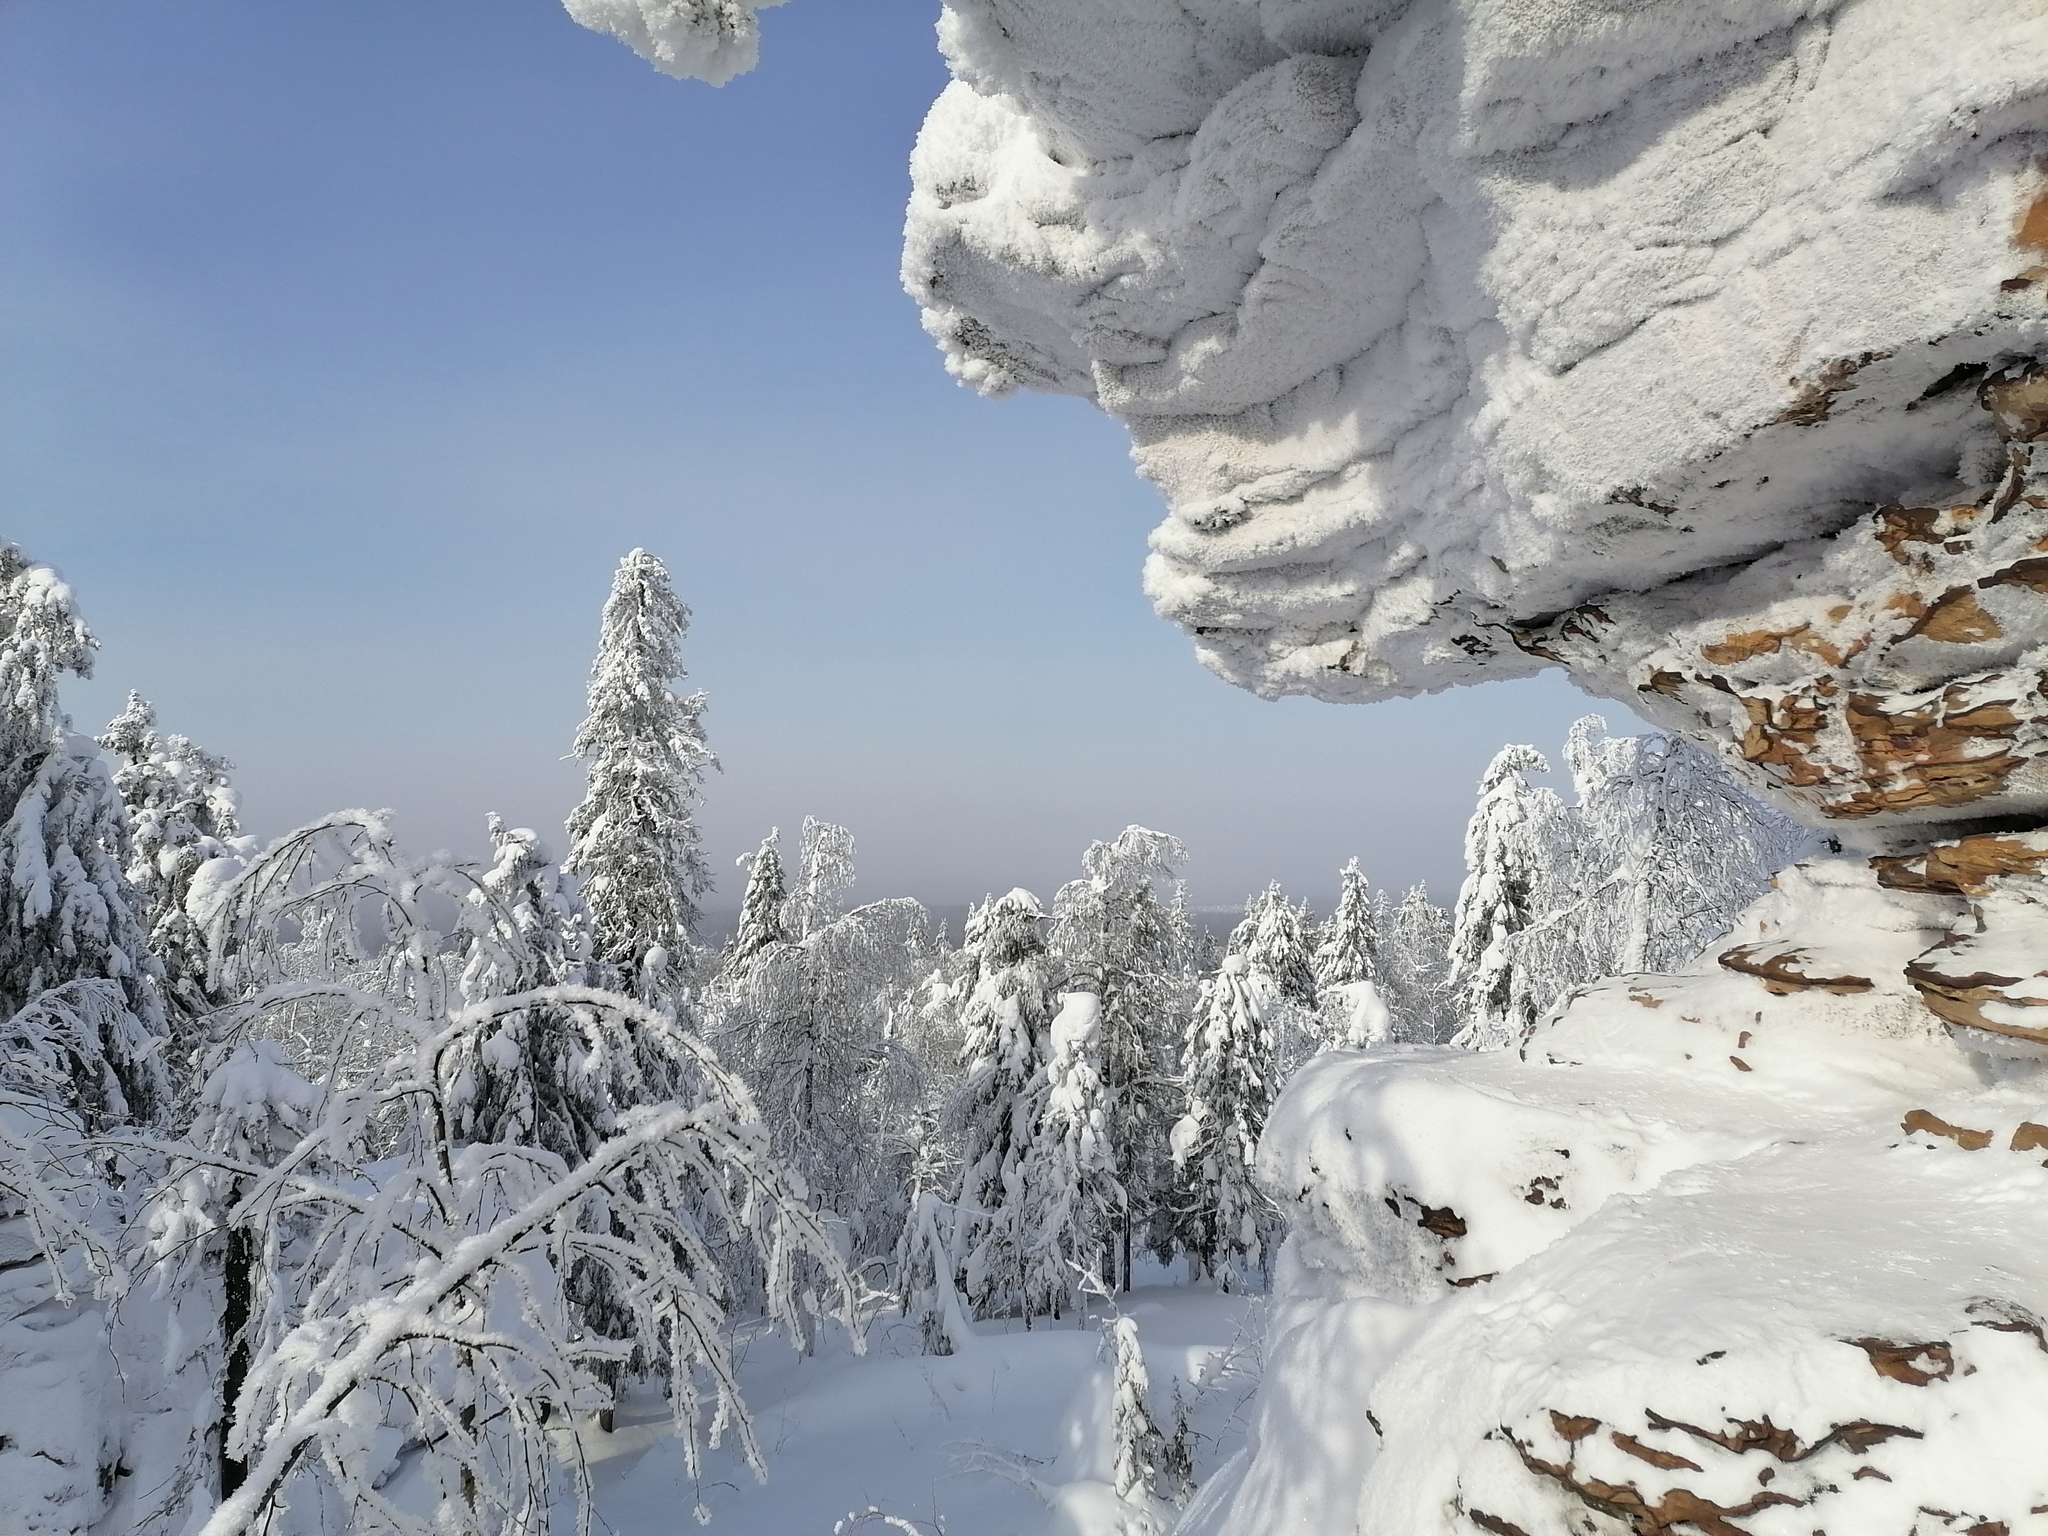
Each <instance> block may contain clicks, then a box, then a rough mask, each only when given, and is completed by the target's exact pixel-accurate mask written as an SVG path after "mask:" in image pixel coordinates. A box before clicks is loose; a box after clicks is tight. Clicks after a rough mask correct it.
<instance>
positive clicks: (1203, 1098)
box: [1172, 955, 1277, 1289]
mask: <svg viewBox="0 0 2048 1536" xmlns="http://www.w3.org/2000/svg"><path fill="white" fill-rule="evenodd" d="M1275 1001H1276V997H1275V994H1274V990H1273V987H1272V984H1271V982H1269V981H1268V980H1267V979H1266V977H1265V975H1264V974H1263V973H1262V972H1260V971H1259V970H1257V969H1256V968H1255V967H1253V966H1252V965H1250V964H1248V963H1247V962H1246V960H1245V957H1244V956H1243V955H1226V956H1225V957H1224V959H1223V965H1222V968H1221V969H1220V970H1219V971H1218V972H1217V973H1216V975H1215V977H1214V978H1213V979H1212V980H1210V981H1209V982H1208V983H1207V984H1206V985H1205V986H1204V988H1203V990H1202V1002H1201V1006H1200V1008H1199V1009H1198V1010H1197V1012H1196V1014H1195V1018H1194V1022H1193V1023H1192V1024H1191V1025H1190V1026H1189V1027H1188V1040H1187V1047H1186V1049H1185V1050H1184V1051H1183V1052H1182V1053H1181V1073H1182V1078H1183V1081H1184V1083H1185V1084H1186V1089H1187V1113H1186V1114H1184V1115H1182V1116H1181V1118H1180V1119H1179V1121H1178V1122H1176V1123H1175V1125H1174V1127H1173V1136H1172V1147H1173V1161H1174V1166H1175V1167H1176V1168H1178V1169H1179V1170H1180V1175H1181V1181H1182V1198H1181V1202H1180V1208H1179V1229H1180V1239H1181V1246H1182V1248H1183V1249H1185V1251H1186V1252H1187V1254H1188V1256H1189V1258H1190V1260H1191V1262H1192V1264H1193V1265H1194V1267H1195V1269H1196V1271H1197V1274H1198V1276H1199V1274H1200V1273H1202V1272H1206V1273H1208V1274H1211V1275H1214V1276H1215V1277H1216V1279H1217V1282H1218V1283H1219V1284H1220V1285H1222V1286H1224V1287H1225V1288H1226V1289H1227V1288H1229V1286H1230V1285H1231V1284H1232V1282H1233V1281H1234V1280H1235V1279H1236V1278H1238V1276H1237V1262H1238V1261H1240V1260H1241V1261H1243V1263H1245V1264H1248V1265H1262V1264H1263V1263H1264V1262H1265V1259H1266V1241H1267V1238H1268V1236H1269V1228H1270V1227H1271V1224H1272V1214H1271V1207H1270V1205H1269V1204H1268V1202H1267V1200H1266V1197H1265V1196H1264V1195H1263V1194H1261V1193H1260V1192H1259V1189H1258V1186H1257V1185H1256V1184H1255V1183H1254V1182H1253V1179H1252V1168H1253V1165H1254V1160H1255V1159H1256V1157H1257V1154H1258V1146H1259V1136H1260V1135H1261V1134H1262V1133H1263V1132H1264V1130H1265V1128H1266V1114H1267V1112H1268V1111H1269V1110H1270V1109H1271V1108H1272V1106H1273V1099H1274V1095H1275V1089H1276V1083H1275V1081H1274V1077H1275V1068H1276V1065H1277V1063H1276V1054H1277V1052H1276V1047H1275V1042H1274V1040H1273V1032H1272V1028H1271V1026H1270V1025H1269V1024H1268V1023H1267V1014H1268V1012H1269V1011H1270V1010H1271V1008H1272V1007H1273V1005H1274V1002H1275Z"/></svg>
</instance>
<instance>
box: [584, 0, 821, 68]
mask: <svg viewBox="0 0 2048 1536" xmlns="http://www.w3.org/2000/svg"><path fill="white" fill-rule="evenodd" d="M780 4H782V0H562V5H563V7H564V8H565V9H566V10H567V11H568V12H569V14H570V15H571V16H572V17H574V18H575V19H576V20H577V21H579V22H581V23H582V24H583V25H584V26H586V27H588V28H590V29H591V30H592V31H593V32H605V33H609V34H610V35H611V36H613V37H616V38H617V39H618V40H619V41H620V42H622V43H624V44H625V45H626V46H627V47H629V48H631V49H632V50H633V51H634V52H635V53H637V54H639V55H640V57H641V58H643V59H645V60H646V61H647V62H648V63H650V64H652V65H653V66H654V67H655V68H656V69H658V70H660V71H661V72H662V73H663V74H664V75H673V76H674V77H675V78H676V79H678V80H702V81H704V82H705V83H707V84H709V85H724V84H725V83H726V81H728V80H731V79H733V78H734V77H735V76H737V75H744V74H745V73H746V72H747V71H748V70H750V69H752V68H753V67H754V65H755V64H756V63H757V62H759V60H760V55H761V25H760V23H759V22H758V21H757V20H755V14H754V13H755V12H757V11H765V10H767V9H768V8H769V7H770V6H772V5H780Z"/></svg>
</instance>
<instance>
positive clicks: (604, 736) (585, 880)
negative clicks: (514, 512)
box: [563, 549, 717, 1005]
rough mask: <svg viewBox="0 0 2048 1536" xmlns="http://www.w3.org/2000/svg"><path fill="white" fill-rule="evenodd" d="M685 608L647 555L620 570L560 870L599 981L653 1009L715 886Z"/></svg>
mask: <svg viewBox="0 0 2048 1536" xmlns="http://www.w3.org/2000/svg"><path fill="white" fill-rule="evenodd" d="M689 625H690V610H689V609H688V608H686V607H684V606H683V603H682V601H681V599H679V598H678V597H677V596H676V593H675V587H674V585H673V584H672V583H671V582H670V580H669V574H668V570H667V568H666V567H665V566H663V565H662V563H661V562H660V561H659V560H657V559H655V558H654V556H652V555H650V554H648V553H647V552H646V551H645V550H642V549H636V550H634V551H633V552H632V553H631V554H629V555H627V556H626V558H625V559H624V560H622V561H620V562H619V568H618V571H617V572H616V574H614V576H613V577H612V587H611V594H610V596H608V597H607V598H606V599H605V604H604V612H603V615H602V617H601V619H600V621H599V636H598V651H597V660H596V661H595V662H594V663H592V665H591V670H590V692H589V709H588V712H587V713H586V714H585V716H584V718H583V724H582V725H581V726H580V727H578V729H577V732H576V744H575V752H576V755H577V756H578V757H580V758H581V759H582V760H583V764H584V770H585V773H586V774H587V776H588V785H587V787H586V789H585V791H584V795H583V800H582V802H581V803H580V804H579V805H578V806H577V807H576V809H575V810H574V811H573V812H571V813H570V816H569V837H570V847H569V855H568V857H567V859H565V860H564V861H563V868H564V869H566V870H567V871H568V872H569V873H571V874H573V875H575V876H577V877H578V878H579V879H580V880H581V882H582V885H583V894H584V899H585V900H586V901H588V902H589V904H590V915H591V927H592V934H593V940H594V942H593V946H592V951H593V953H592V958H593V960H594V961H595V963H596V965H597V966H598V967H599V974H598V975H597V976H596V977H594V978H593V979H599V980H603V981H605V982H606V983H607V984H610V985H615V986H616V987H618V988H619V989H620V990H622V991H625V992H629V993H633V994H635V995H638V996H643V997H645V998H647V999H649V1000H652V1001H654V1002H655V1003H656V1004H657V1005H659V1004H661V1003H663V1002H665V1001H666V1000H667V999H668V998H669V997H671V996H673V995H674V994H675V993H676V992H677V991H678V990H679V988H680V986H681V985H682V983H683V981H684V980H685V979H686V978H687V976H688V974H689V972H690V971H691V970H692V968H693V967H694V948H693V943H694V935H695V933H696V928H697V920H698V916H699V908H700V904H701V902H702V900H703V897H704V895H705V893H706V892H707V891H709V890H710V889H711V874H710V870H709V868H708V867H707V866H706V864H705V861H704V850H703V841H702V838H701V837H700V835H699V833H698V830H697V821H696V812H697V801H698V798H699V796H700V795H701V793H702V790H703V784H704V775H705V773H706V772H707V771H709V770H710V769H711V768H713V767H715V766H717V759H716V758H714V757H713V756H712V755H711V749H710V747H709V746H707V745H706V744H705V739H704V704H705V700H704V695H703V694H702V693H693V694H689V695H682V694H678V693H676V692H675V691H674V689H673V688H672V686H671V685H672V684H674V683H675V682H677V681H678V680H680V679H681V678H682V677H683V676H684V671H683V655H682V642H683V637H684V635H685V634H686V633H687V632H688V630H689Z"/></svg>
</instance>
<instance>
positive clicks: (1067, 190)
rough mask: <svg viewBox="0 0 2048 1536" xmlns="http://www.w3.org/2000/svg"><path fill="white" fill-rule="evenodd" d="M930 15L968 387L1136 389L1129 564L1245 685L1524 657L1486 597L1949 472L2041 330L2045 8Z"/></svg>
mask: <svg viewBox="0 0 2048 1536" xmlns="http://www.w3.org/2000/svg"><path fill="white" fill-rule="evenodd" d="M941 33H942V40H943V44H944V47H945V49H946V52H947V56H948V59H949V61H950V63H951V65H952V68H953V73H954V76H955V82H956V83H955V84H953V85H952V86H950V87H949V88H948V89H947V90H946V92H945V93H944V94H943V95H942V96H941V97H940V99H939V100H938V102H937V103H936V104H935V105H934V107H933V109H932V112H931V115H930V118H929V120H928V121H927V123H926V125H925V129H924V132H923V134H922V135H921V137H920V139H919V142H918V146H917V149H916V152H915V155H914V158H913V163H912V174H913V183H914V192H913V197H912V202H911V208H910V216H909V226H908V232H907V236H906V246H905V254H904V278H905V282H906V285H907V286H908V288H909V289H910V291H911V293H912V294H913V295H914V296H915V297H916V298H917V299H918V301H919V302H920V304H921V305H922V306H923V307H924V311H925V324H926V327H927V329H928V330H930V332H931V333H932V334H933V336H934V337H936V338H937V339H938V340H939V342H940V343H941V345H942V346H943V347H944V349H945V351H946V354H947V358H948V363H949V366H950V367H951V368H952V369H953V370H954V372H955V373H957V374H958V375H959V376H960V377H961V378H962V379H963V380H964V381H965V382H967V383H969V384H971V385H973V386H975V387H976V388H978V389H981V390H984V391H986V392H989V393H1001V392H1003V391H1006V390H1009V389H1014V388H1020V387H1021V388H1033V389H1044V390H1054V391H1059V392H1064V393H1070V394H1076V395H1080V396H1083V397H1084V398H1087V399H1090V400H1092V401H1094V402H1096V403H1097V404H1098V405H1100V406H1101V407H1102V408H1103V409H1104V410H1106V411H1108V412H1109V413H1111V414H1112V415H1115V416H1116V417H1118V418H1119V419H1121V420H1122V421H1123V422H1124V423H1125V424H1126V425H1127V426H1128V427H1129V429H1130V431H1131V434H1132V438H1133V442H1134V445H1135V450H1136V456H1137V459H1138V463H1139V466H1140V469H1141V471H1142V472H1143V473H1144V474H1145V475H1146V476H1148V477H1149V478H1150V479H1152V480H1153V481H1154V482H1155V483H1156V484H1157V485H1158V486H1159V488H1160V490H1161V491H1162V493H1163V494H1164V496H1165V498H1166V501H1167V504H1168V507H1169V509H1170V515H1169V516H1168V518H1167V519H1166V521H1165V522H1164V523H1163V524H1162V525H1161V526H1160V528H1159V530H1158V531H1157V533H1156V534H1155V535H1154V539H1153V549H1154V553H1153V556H1152V558H1151V561H1150V563H1149V565H1148V567H1147V572H1146V585H1147V589H1148V591H1149V592H1150V594H1151V596H1152V598H1153V600H1154V602H1155V604H1156V605H1157V606H1158V608H1159V610H1160V611H1161V612H1162V613H1163V614H1165V615H1166V616H1167V617H1169V618H1172V619H1173V620H1175V621H1176V622H1177V623H1180V624H1182V625H1183V626H1185V627H1186V628H1188V629H1189V630H1190V631H1191V632H1192V633H1193V634H1194V635H1195V637H1196V643H1197V646H1198V649H1199V651H1200V654H1201V656H1202V658H1203V660H1204V661H1205V662H1206V663H1207V664H1208V665H1210V666H1211V667H1213V668H1214V669H1215V670H1217V671H1218V672H1220V673H1222V674H1223V675H1224V676H1226V677H1228V678H1230V679H1231V680H1233V681H1235V682H1237V683H1240V684H1242V685H1244V686H1246V687H1249V688H1252V689H1255V690H1257V691H1258V692H1260V693H1264V694H1284V693H1308V694H1313V695H1316V696H1319V697H1324V698H1330V699H1338V700H1363V699H1372V698H1378V697H1384V696H1388V695H1392V694H1400V693H1407V692H1414V691H1418V690H1424V689H1431V688H1437V687H1442V686H1444V685H1446V684H1449V683H1454V682H1460V681H1466V680H1474V679H1478V678H1482V677H1500V676H1511V675H1516V674H1520V673H1527V672H1530V671H1532V670H1534V669H1535V668H1537V667H1538V666H1540V665H1542V664H1543V662H1542V660H1541V659H1540V658H1537V657H1534V656H1531V655H1528V654H1525V653H1524V652H1523V651H1521V650H1520V649H1518V648H1517V647H1516V646H1515V645H1513V644H1512V643H1510V642H1509V641H1508V640H1507V639H1506V638H1505V636H1504V633H1503V626H1504V625H1505V624H1507V623H1510V622H1520V621H1528V620H1531V619H1534V618H1539V617H1542V616H1545V615H1548V614H1551V613H1555V612H1558V611H1561V610H1563V609H1567V608H1570V607H1572V606H1574V605H1576V604H1579V603H1583V602H1586V601H1589V600H1596V599H1598V598H1599V597H1601V596H1602V595H1603V594H1605V593H1608V592H1614V591H1624V592H1644V591H1649V590H1652V589H1656V588H1659V587H1661V586H1664V585H1666V584H1668V583H1671V582H1674V581H1678V580H1680V579H1683V578H1687V577H1700V576H1701V573H1704V572H1710V571H1718V570H1720V569H1721V568H1723V567H1734V568H1737V569H1739V568H1740V567H1741V565H1742V564H1743V563H1745V562H1747V561H1749V560H1751V559H1753V558H1754V557H1755V556H1756V555H1758V554H1759V553H1761V552H1764V551H1767V550H1769V549H1772V548H1775V547H1777V546H1779V545H1782V544H1785V543H1786V542H1788V541H1792V540H1798V539H1802V538H1811V537H1814V536H1817V535H1822V534H1826V533H1829V532H1832V531H1833V530H1835V529H1838V528H1840V527H1842V526H1844V525H1845V523H1847V522H1848V521H1849V520H1851V518H1853V516H1854V515H1855V513H1856V511H1857V509H1858V508H1860V507H1864V506H1867V505H1868V504H1869V503H1870V502H1873V501H1879V500H1885V499H1888V498H1891V497H1893V496H1896V495H1899V494H1902V493H1903V492H1904V491H1905V490H1906V489H1907V488H1908V487H1910V486H1913V485H1915V484H1918V483H1921V482H1924V481H1925V480H1927V479H1928V478H1929V477H1940V476H1945V475H1948V474H1951V473H1953V472H1954V471H1955V469H1956V467H1957V463H1958V460H1959V457H1963V456H1967V455H1971V454H1974V453H1976V452H1977V451H1978V449H1979V447H1980V446H1981V444H1980V443H1979V439H1980V438H1981V437H1982V436H1983V418H1982V415H1981V413H1980V412H1979V411H1978V410H1977V408H1976V404H1975V401H1974V398H1973V395H1972V392H1971V391H1970V390H1968V389H1950V390H1946V391H1942V390H1937V389H1935V386H1937V385H1939V384H1941V382H1942V381H1943V380H1944V379H1946V378H1950V377H1952V375H1953V371H1954V370H1956V369H1958V368H1969V367H1973V366H1977V365H1982V364H1987V363H1995V362H1997V361H1998V360H2000V359H2003V358H2007V357H2011V356H2023V355H2029V354H2038V353H2039V352H2040V351H2042V350H2043V349H2044V347H2048V315H2044V311H2043V308H2042V304H2041V292H2042V288H2041V280H2040V276H2039V274H2038V272H2037V268H2038V266H2039V263H2040V261H2041V252H2040V251H2039V250H2034V249H2029V248H2027V247H2025V246H2022V245H2020V244H2017V243H2016V238H2015V237H2016V234H2017V233H2018V232H2020V231H2021V230H2022V228H2023V221H2024V218H2025V215H2026V211H2027V209H2028V207H2029V205H2030V204H2031V203H2032V202H2033V200H2034V199H2035V198H2036V197H2037V196H2039V194H2040V192H2041V189H2042V183H2041V173H2040V171H2039V168H2038V164H2039V159H2040V156H2041V153H2042V150H2043V148H2044V138H2043V134H2042V131H2041V127H2040V125H2041V121H2042V116H2041V114H2042V110H2043V104H2044V101H2048V16H2043V15H2042V14H2041V13H2040V12H2039V11H2038V10H2037V9H2034V8H2027V7H2014V6H2009V5H2002V4H1997V3H1994V0H1956V3H1954V4H1949V5H1942V6H1929V5H1926V4H1922V3H1918V0H1715V3H1713V4H1699V3H1697V0H1646V3H1640V4H1632V5H1629V6H1627V7H1625V8H1622V7H1616V6H1614V5H1612V4H1607V3H1603V0H1544V3H1537V0H1414V3H1411V4H1406V5H1403V4H1399V3H1396V0H1369V3H1363V4H1355V5H1337V4H1328V3H1318V0H1297V3H1278V0H1261V3H1253V0H1186V3H1174V0H1143V3H1129V4H1120V5H1116V6H1100V5H1096V4H1093V3H1090V0H954V3H952V4H950V5H949V6H948V8H947V10H946V13H945V20H944V21H943V23H942V26H941ZM2030 274H2034V275H2030ZM1702 579H1703V580H1704V583H1705V587H1706V589H1707V596H1708V598H1710V597H1711V593H1712V591H1713V590H1714V589H1715V588H1716V587H1717V585H1718V584H1719V583H1720V582H1721V581H1722V580H1723V579H1724V578H1723V577H1720V576H1711V577H1705V578H1702ZM1702 605H1703V608H1704V607H1705V606H1709V605H1710V604H1709V603H1708V602H1707V601H1706V600H1705V599H1703V600H1702Z"/></svg>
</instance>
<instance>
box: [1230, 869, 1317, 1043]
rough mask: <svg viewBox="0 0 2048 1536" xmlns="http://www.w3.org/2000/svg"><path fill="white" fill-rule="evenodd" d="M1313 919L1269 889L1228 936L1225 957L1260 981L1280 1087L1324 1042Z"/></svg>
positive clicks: (1252, 902) (1254, 900)
mask: <svg viewBox="0 0 2048 1536" xmlns="http://www.w3.org/2000/svg"><path fill="white" fill-rule="evenodd" d="M1313 923H1314V915H1313V914H1312V913H1311V912H1310V911H1309V909H1308V908H1307V906H1305V905H1301V906H1297V905H1296V904H1295V903H1294V902H1291V901H1289V900H1288V899H1287V893H1286V892H1285V891H1283V890H1281V889H1280V887H1279V885H1277V884H1274V885H1269V886H1267V887H1266V889H1265V890H1263V891H1261V892H1260V893H1259V894H1258V895H1256V896H1254V897H1253V898H1252V899H1251V900H1250V901H1248V902H1246V903H1245V909H1244V921H1243V922H1241V923H1239V924H1238V925H1237V927H1236V928H1235V929H1234V930H1233V931H1232V933H1231V935H1230V945H1229V951H1228V952H1229V953H1231V954H1233V955H1242V956H1243V957H1244V961H1245V964H1246V965H1247V966H1248V967H1249V968H1250V969H1251V970H1252V972H1253V973H1255V974H1256V975H1258V976H1260V977H1261V978H1263V979H1264V982H1265V989H1266V994H1267V995H1266V1000H1265V1002H1264V1005H1263V1007H1264V1015H1265V1022H1266V1028H1267V1030H1268V1032H1269V1033H1270V1034H1271V1035H1272V1037H1273V1049H1274V1052H1275V1058H1274V1059H1275V1071H1276V1072H1277V1073H1278V1079H1279V1081H1281V1082H1284V1081H1286V1079H1287V1078H1288V1077H1289V1076H1290V1075H1292V1073H1293V1071H1294V1069H1295V1068H1296V1067H1298V1066H1300V1065H1301V1063H1302V1062H1304V1061H1305V1060H1307V1059H1308V1058H1309V1057H1310V1056H1313V1055H1314V1054H1315V1053H1316V1052H1317V1051H1318V1050H1320V1049H1322V1047H1323V1046H1324V1045H1325V1044H1327V1043H1328V1040H1327V1033H1326V1030H1325V1028H1324V1025H1323V1021H1322V1020H1321V1019H1320V1018H1319V1017H1318V1016H1317V1013H1316V972H1315V948H1314V945H1313V944H1312V943H1311V941H1310V938H1309V935H1310V933H1311V932H1312V930H1313Z"/></svg>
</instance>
